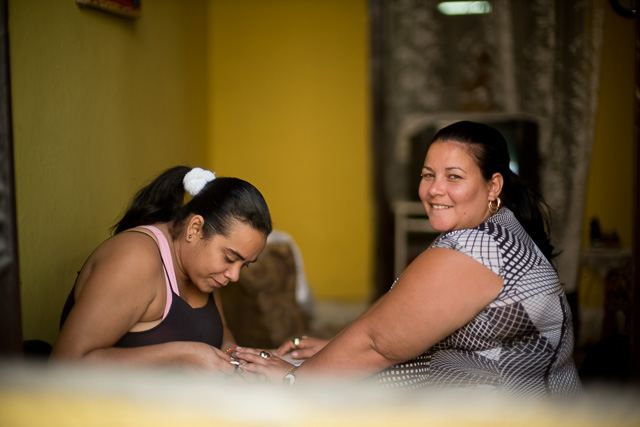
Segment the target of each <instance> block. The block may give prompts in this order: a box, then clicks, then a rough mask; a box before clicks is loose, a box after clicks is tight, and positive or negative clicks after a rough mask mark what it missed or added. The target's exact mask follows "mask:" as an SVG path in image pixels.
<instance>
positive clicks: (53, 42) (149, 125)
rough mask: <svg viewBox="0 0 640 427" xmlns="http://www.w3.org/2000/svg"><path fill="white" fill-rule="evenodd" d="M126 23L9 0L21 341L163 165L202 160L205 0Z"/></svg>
mask: <svg viewBox="0 0 640 427" xmlns="http://www.w3.org/2000/svg"><path fill="white" fill-rule="evenodd" d="M143 7H144V10H143V16H142V17H141V18H140V19H138V20H135V21H129V20H127V19H123V18H120V17H117V16H112V15H108V14H106V13H104V12H98V11H95V10H87V9H79V8H78V7H77V6H76V2H75V1H74V0H9V3H8V8H9V34H10V60H11V79H12V81H11V86H12V88H11V89H12V99H13V106H12V108H13V126H14V127H13V131H14V152H15V170H16V193H17V195H16V197H17V216H18V239H19V261H20V276H21V287H22V288H21V297H22V317H23V331H24V338H25V339H32V338H41V339H45V340H48V341H51V342H53V340H54V339H55V337H57V330H58V325H57V323H58V319H59V316H60V310H61V308H62V304H63V302H64V299H65V298H66V295H67V294H68V292H69V290H70V288H71V286H72V285H73V281H74V280H75V275H76V271H78V270H79V269H80V267H81V266H82V263H83V262H84V260H85V258H86V257H87V256H88V254H89V253H90V251H91V250H92V249H93V248H94V247H95V246H97V245H98V244H99V243H100V242H101V241H102V240H103V239H105V238H106V237H107V236H108V231H109V227H110V226H111V225H113V223H114V221H115V220H116V219H117V217H118V216H119V215H120V214H121V213H122V212H123V209H124V208H125V207H126V205H127V203H128V202H129V200H130V198H131V197H132V196H133V193H134V192H135V191H136V190H137V189H138V188H139V187H141V186H142V185H143V184H144V183H146V182H147V181H148V180H149V179H150V178H151V177H152V176H154V175H155V174H156V173H158V172H160V171H161V170H163V169H165V168H167V167H169V166H171V165H174V164H177V163H188V164H194V165H195V164H198V165H203V166H205V167H207V166H208V164H207V159H208V153H207V144H206V140H207V127H206V122H207V97H206V91H205V90H203V88H205V87H206V86H207V78H208V75H207V68H206V65H207V64H206V57H205V55H204V54H203V52H205V51H206V48H207V45H206V42H207V37H206V31H205V30H206V28H207V25H206V3H205V2H202V1H188V2H185V1H180V2H177V1H174V0H153V1H144V2H143Z"/></svg>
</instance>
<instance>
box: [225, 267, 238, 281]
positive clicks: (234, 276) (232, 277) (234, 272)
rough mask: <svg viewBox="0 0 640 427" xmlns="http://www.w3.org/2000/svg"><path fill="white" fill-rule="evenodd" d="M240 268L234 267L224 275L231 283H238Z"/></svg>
mask: <svg viewBox="0 0 640 427" xmlns="http://www.w3.org/2000/svg"><path fill="white" fill-rule="evenodd" d="M240 268H241V267H240V266H239V265H238V266H236V265H233V266H232V267H230V268H228V269H227V271H225V273H224V275H225V277H226V278H227V279H229V281H230V282H237V281H238V279H239V278H240Z"/></svg>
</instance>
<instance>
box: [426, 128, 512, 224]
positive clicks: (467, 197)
mask: <svg viewBox="0 0 640 427" xmlns="http://www.w3.org/2000/svg"><path fill="white" fill-rule="evenodd" d="M496 177H499V180H500V182H499V185H498V186H496V183H495V182H494V181H495V180H496ZM501 188H502V176H501V175H500V174H494V176H493V177H492V179H491V180H489V181H486V180H485V179H484V178H483V177H482V174H481V172H480V168H479V167H478V166H477V165H476V163H475V161H474V159H473V158H472V157H471V155H469V153H468V152H467V150H466V149H465V145H463V144H462V143H459V142H455V141H440V140H438V141H436V142H434V143H433V144H431V147H430V148H429V151H428V152H427V157H426V159H425V162H424V166H423V167H422V179H421V181H420V188H419V190H418V194H419V196H420V200H421V201H422V204H423V205H424V207H425V209H426V211H427V215H428V216H429V221H430V223H431V227H433V228H434V229H435V230H436V231H439V232H445V231H451V230H460V229H464V228H473V227H476V226H477V225H479V224H480V223H482V222H484V221H485V220H486V219H487V218H489V209H488V203H489V200H495V198H496V196H497V195H498V194H499V191H500V189H501ZM496 190H497V192H496Z"/></svg>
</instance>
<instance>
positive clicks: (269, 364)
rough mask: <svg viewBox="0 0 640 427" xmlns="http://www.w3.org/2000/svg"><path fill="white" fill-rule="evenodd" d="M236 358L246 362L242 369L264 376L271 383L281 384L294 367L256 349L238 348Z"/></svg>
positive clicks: (264, 351)
mask: <svg viewBox="0 0 640 427" xmlns="http://www.w3.org/2000/svg"><path fill="white" fill-rule="evenodd" d="M236 357H237V358H238V359H240V360H241V361H243V362H244V364H243V365H242V369H243V370H245V371H247V372H250V373H252V374H255V375H257V376H263V377H264V378H266V379H267V381H269V382H271V383H276V384H280V383H281V382H282V378H284V376H285V375H286V374H287V372H288V371H289V370H290V369H291V368H292V367H293V366H294V365H292V364H291V363H289V362H287V361H285V360H282V359H280V358H279V357H277V356H275V355H273V354H271V353H270V352H268V351H266V350H258V349H254V348H244V347H237V348H236Z"/></svg>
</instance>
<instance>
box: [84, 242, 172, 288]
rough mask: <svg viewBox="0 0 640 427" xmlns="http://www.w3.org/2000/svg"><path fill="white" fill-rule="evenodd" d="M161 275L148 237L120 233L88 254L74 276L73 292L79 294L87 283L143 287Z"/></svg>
mask: <svg viewBox="0 0 640 427" xmlns="http://www.w3.org/2000/svg"><path fill="white" fill-rule="evenodd" d="M162 271H163V270H162V258H161V256H160V252H159V249H158V245H157V243H156V242H155V239H154V238H153V237H152V236H150V235H147V234H145V233H138V232H122V233H119V234H117V235H115V236H113V237H111V238H109V239H107V240H106V241H104V242H103V243H102V244H101V245H100V246H98V248H96V250H95V251H94V252H93V253H92V254H91V256H90V257H89V259H88V260H87V263H86V264H85V266H84V267H83V269H82V271H81V272H80V276H78V281H77V287H78V289H77V290H76V291H77V292H79V291H81V289H82V287H83V286H84V284H85V282H87V281H92V282H101V283H102V282H115V283H121V284H122V283H126V282H136V283H139V284H144V283H147V282H149V281H150V279H153V278H154V277H155V276H159V275H162ZM89 279H91V280H89Z"/></svg>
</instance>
